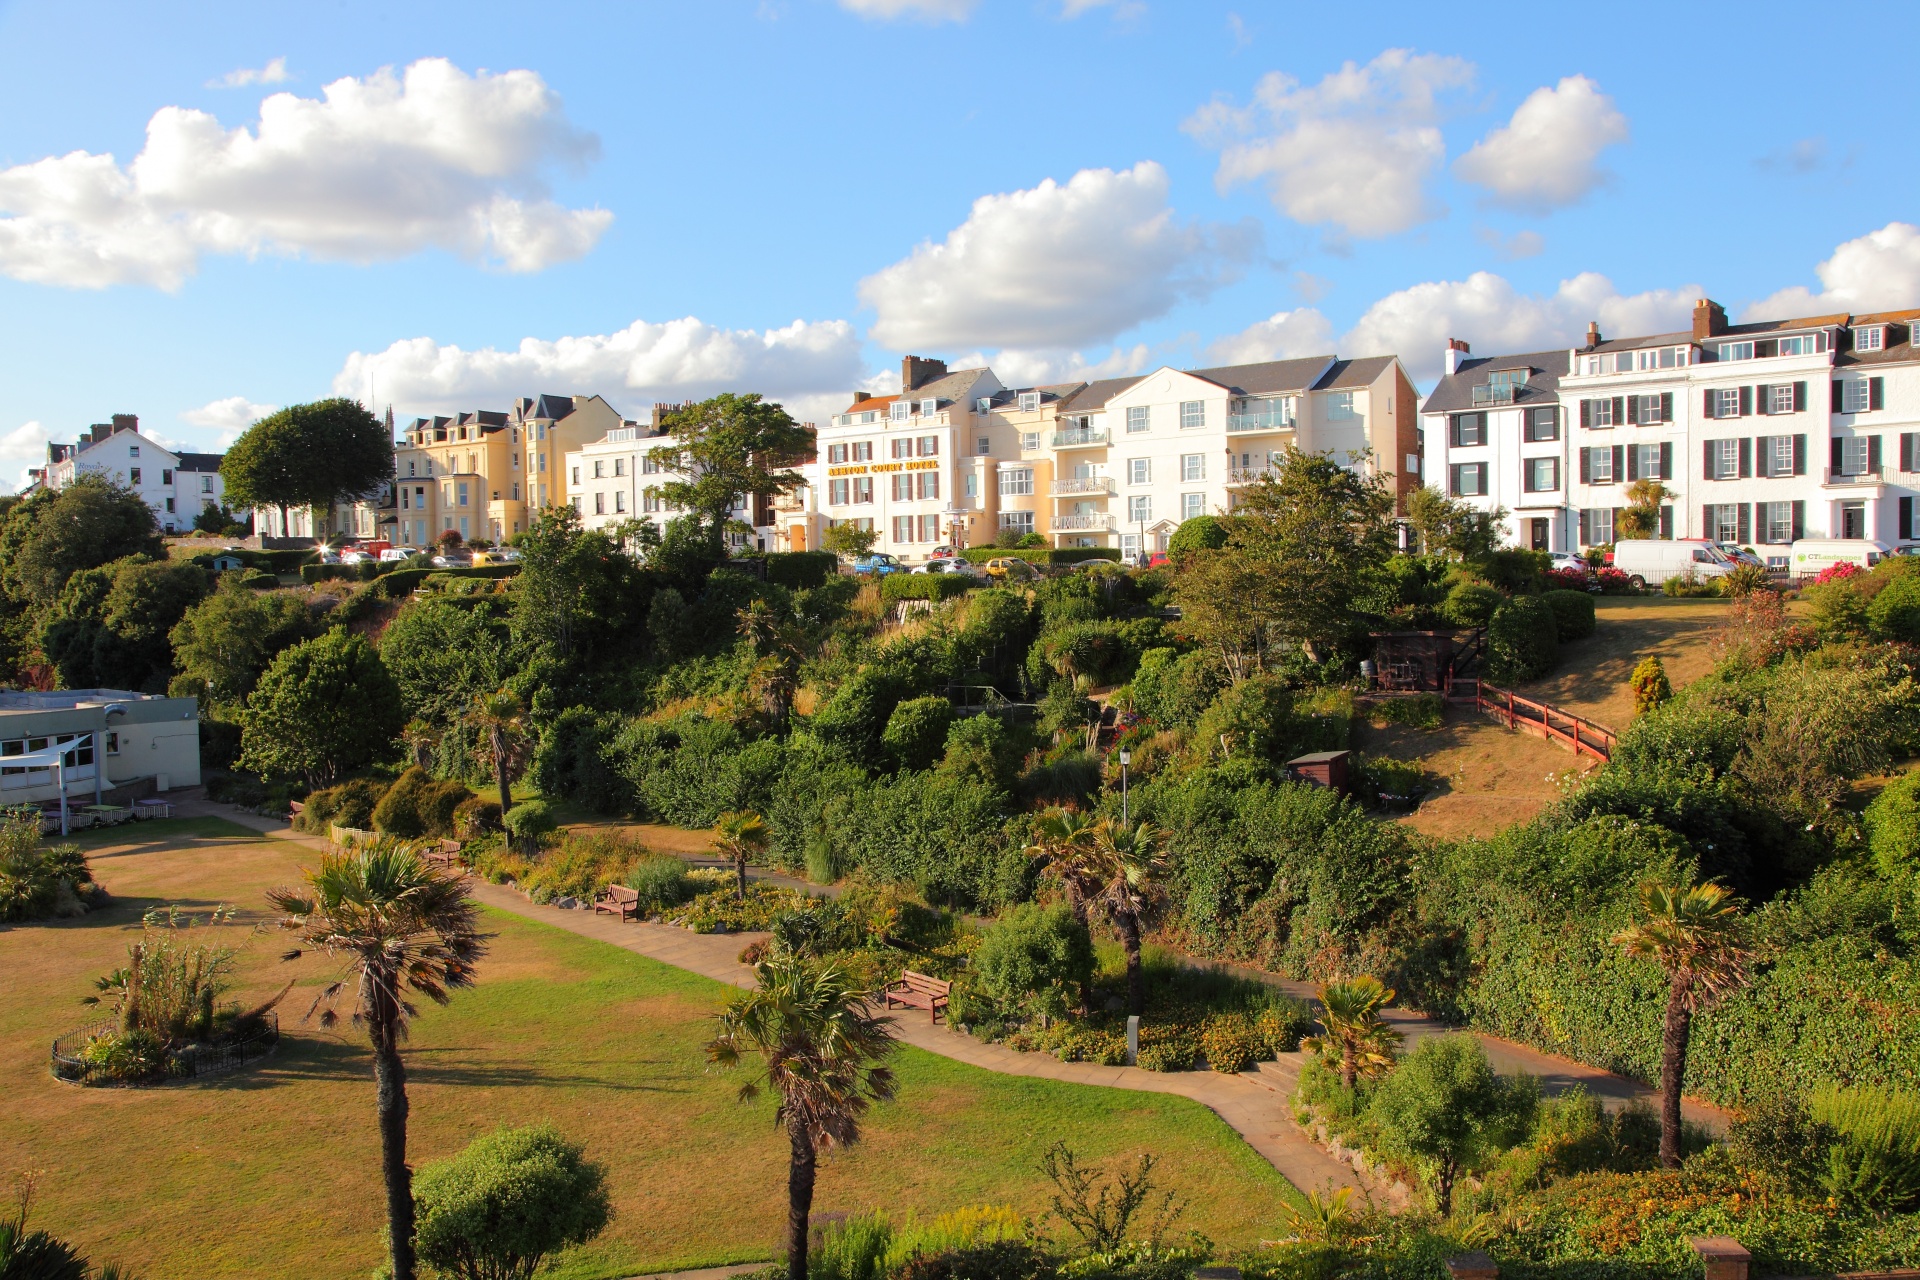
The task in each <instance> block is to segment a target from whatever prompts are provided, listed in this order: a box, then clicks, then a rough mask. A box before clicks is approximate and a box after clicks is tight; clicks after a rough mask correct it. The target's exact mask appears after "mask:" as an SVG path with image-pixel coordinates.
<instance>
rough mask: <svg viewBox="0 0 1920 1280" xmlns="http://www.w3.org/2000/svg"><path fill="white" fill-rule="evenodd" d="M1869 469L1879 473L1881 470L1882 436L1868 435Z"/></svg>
mask: <svg viewBox="0 0 1920 1280" xmlns="http://www.w3.org/2000/svg"><path fill="white" fill-rule="evenodd" d="M1867 470H1869V471H1872V472H1875V473H1878V472H1879V470H1880V437H1879V436H1868V437H1867Z"/></svg>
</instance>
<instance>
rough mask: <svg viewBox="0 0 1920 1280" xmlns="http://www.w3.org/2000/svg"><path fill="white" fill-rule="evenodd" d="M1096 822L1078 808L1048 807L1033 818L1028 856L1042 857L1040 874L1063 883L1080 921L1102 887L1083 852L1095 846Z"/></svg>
mask: <svg viewBox="0 0 1920 1280" xmlns="http://www.w3.org/2000/svg"><path fill="white" fill-rule="evenodd" d="M1094 826H1095V821H1094V819H1093V818H1091V817H1089V816H1088V815H1086V814H1084V813H1081V812H1080V811H1079V810H1078V809H1049V810H1047V811H1046V812H1045V813H1043V814H1041V815H1040V816H1039V817H1038V818H1036V819H1034V823H1033V843H1032V844H1029V845H1028V846H1027V848H1026V854H1027V856H1028V857H1029V858H1036V859H1039V860H1040V864H1041V865H1040V874H1041V875H1043V876H1045V877H1046V878H1047V879H1049V880H1052V881H1053V882H1054V883H1055V884H1057V885H1059V886H1060V889H1061V891H1062V892H1063V893H1065V894H1066V895H1067V905H1069V906H1070V907H1072V908H1073V914H1074V915H1075V916H1076V917H1078V919H1079V921H1080V923H1081V924H1086V923H1087V913H1088V911H1089V909H1090V907H1091V904H1092V901H1093V896H1094V894H1096V893H1098V892H1099V888H1100V886H1099V885H1098V884H1097V883H1096V882H1095V879H1094V876H1093V874H1092V869H1091V868H1090V867H1088V866H1087V865H1086V864H1085V862H1084V860H1083V858H1082V855H1083V854H1084V853H1085V852H1086V851H1087V850H1088V849H1089V848H1091V847H1092V845H1093V828H1094Z"/></svg>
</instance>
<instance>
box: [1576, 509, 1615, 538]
mask: <svg viewBox="0 0 1920 1280" xmlns="http://www.w3.org/2000/svg"><path fill="white" fill-rule="evenodd" d="M1580 541H1581V542H1582V543H1584V544H1585V545H1587V546H1589V547H1594V546H1599V545H1601V544H1603V543H1608V542H1612V541H1613V508H1612V507H1587V508H1585V509H1583V510H1582V511H1581V512H1580Z"/></svg>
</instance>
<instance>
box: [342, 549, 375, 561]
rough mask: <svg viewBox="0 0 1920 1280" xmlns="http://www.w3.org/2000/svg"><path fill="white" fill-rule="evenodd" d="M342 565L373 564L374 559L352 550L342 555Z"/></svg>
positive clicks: (362, 552)
mask: <svg viewBox="0 0 1920 1280" xmlns="http://www.w3.org/2000/svg"><path fill="white" fill-rule="evenodd" d="M340 563H341V564H372V563H373V557H372V556H370V555H368V554H367V553H366V552H364V551H351V550H349V551H342V552H341V553H340Z"/></svg>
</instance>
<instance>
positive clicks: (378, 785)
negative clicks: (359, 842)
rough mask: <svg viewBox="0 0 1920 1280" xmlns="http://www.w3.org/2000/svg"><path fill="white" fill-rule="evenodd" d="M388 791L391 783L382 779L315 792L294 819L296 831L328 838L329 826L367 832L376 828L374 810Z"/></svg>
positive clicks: (351, 781)
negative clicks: (373, 827)
mask: <svg viewBox="0 0 1920 1280" xmlns="http://www.w3.org/2000/svg"><path fill="white" fill-rule="evenodd" d="M387 790H388V784H387V783H386V782H384V781H382V780H381V779H379V778H352V779H349V780H348V781H346V782H343V783H341V784H340V785H339V786H337V787H327V788H325V789H324V790H320V791H316V792H314V793H313V794H311V795H309V796H308V797H307V802H306V805H305V806H304V807H303V808H302V809H301V810H300V816H299V817H297V818H295V819H294V820H293V826H294V829H295V830H297V831H305V832H307V833H309V834H311V835H325V834H326V832H327V828H328V827H330V826H340V827H352V828H354V829H355V830H359V831H366V830H368V829H370V828H371V827H372V826H373V811H374V809H375V808H376V807H377V806H378V805H379V803H380V800H381V798H382V797H383V796H385V795H386V794H387Z"/></svg>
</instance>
